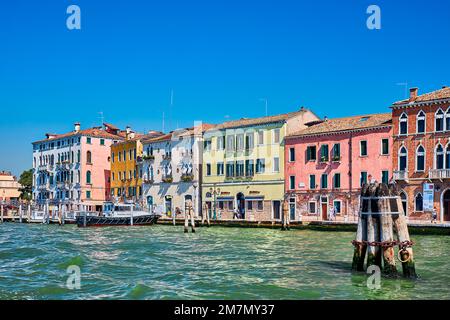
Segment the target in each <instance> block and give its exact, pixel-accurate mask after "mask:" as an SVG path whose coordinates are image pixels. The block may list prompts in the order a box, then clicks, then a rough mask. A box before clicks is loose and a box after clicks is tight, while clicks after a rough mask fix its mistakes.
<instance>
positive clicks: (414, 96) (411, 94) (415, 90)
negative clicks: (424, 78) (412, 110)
mask: <svg viewBox="0 0 450 320" xmlns="http://www.w3.org/2000/svg"><path fill="white" fill-rule="evenodd" d="M418 92H419V88H411V89H409V102H411V101H415V100H416V99H417V93H418Z"/></svg>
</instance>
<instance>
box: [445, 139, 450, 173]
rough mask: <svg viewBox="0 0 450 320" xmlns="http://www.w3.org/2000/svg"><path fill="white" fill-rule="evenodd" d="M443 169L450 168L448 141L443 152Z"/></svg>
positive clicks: (449, 146)
mask: <svg viewBox="0 0 450 320" xmlns="http://www.w3.org/2000/svg"><path fill="white" fill-rule="evenodd" d="M445 169H450V143H449V144H448V145H447V151H446V152H445Z"/></svg>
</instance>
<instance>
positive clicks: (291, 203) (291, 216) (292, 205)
mask: <svg viewBox="0 0 450 320" xmlns="http://www.w3.org/2000/svg"><path fill="white" fill-rule="evenodd" d="M289 219H290V220H291V221H294V220H295V198H290V199H289Z"/></svg>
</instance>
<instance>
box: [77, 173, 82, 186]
mask: <svg viewBox="0 0 450 320" xmlns="http://www.w3.org/2000/svg"><path fill="white" fill-rule="evenodd" d="M77 183H81V173H80V170H78V172H77Z"/></svg>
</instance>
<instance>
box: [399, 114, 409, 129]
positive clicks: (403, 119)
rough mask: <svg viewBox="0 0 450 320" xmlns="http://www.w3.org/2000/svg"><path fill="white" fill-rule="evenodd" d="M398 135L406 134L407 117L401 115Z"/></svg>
mask: <svg viewBox="0 0 450 320" xmlns="http://www.w3.org/2000/svg"><path fill="white" fill-rule="evenodd" d="M400 134H408V115H407V114H406V113H402V115H401V116H400Z"/></svg>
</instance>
